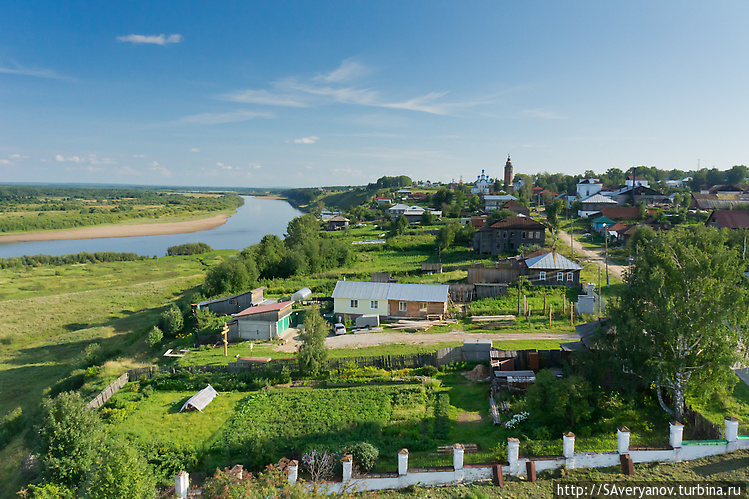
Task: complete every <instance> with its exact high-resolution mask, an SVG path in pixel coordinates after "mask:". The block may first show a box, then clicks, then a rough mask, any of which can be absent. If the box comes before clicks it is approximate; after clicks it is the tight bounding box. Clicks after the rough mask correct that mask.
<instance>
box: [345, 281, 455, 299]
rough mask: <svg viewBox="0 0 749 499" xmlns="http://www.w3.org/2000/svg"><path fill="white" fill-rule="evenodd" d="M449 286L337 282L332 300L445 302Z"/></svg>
mask: <svg viewBox="0 0 749 499" xmlns="http://www.w3.org/2000/svg"><path fill="white" fill-rule="evenodd" d="M449 289H450V286H448V285H446V284H401V283H394V282H392V283H389V282H361V281H338V282H337V283H336V285H335V289H334V290H333V294H332V295H331V296H332V297H333V298H349V299H357V300H399V301H423V302H438V303H442V302H446V301H447V295H448V290H449Z"/></svg>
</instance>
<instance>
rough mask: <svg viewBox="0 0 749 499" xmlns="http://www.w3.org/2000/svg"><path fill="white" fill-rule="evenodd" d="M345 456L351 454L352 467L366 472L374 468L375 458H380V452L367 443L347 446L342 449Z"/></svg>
mask: <svg viewBox="0 0 749 499" xmlns="http://www.w3.org/2000/svg"><path fill="white" fill-rule="evenodd" d="M343 452H345V453H346V454H351V457H353V459H354V465H355V466H356V467H357V469H358V470H359V471H362V472H367V471H370V470H371V469H372V468H374V465H375V464H376V463H377V458H378V457H380V451H379V450H378V449H377V447H375V446H374V445H372V444H370V443H368V442H360V443H358V444H354V445H349V446H348V447H345V448H344V449H343Z"/></svg>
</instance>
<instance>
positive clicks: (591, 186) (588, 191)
mask: <svg viewBox="0 0 749 499" xmlns="http://www.w3.org/2000/svg"><path fill="white" fill-rule="evenodd" d="M602 189H603V183H601V181H600V180H598V179H597V178H584V179H581V180H580V181H579V182H578V183H577V196H578V197H579V198H580V199H586V198H589V197H591V196H594V195H595V194H598V193H599V192H601V190H602Z"/></svg>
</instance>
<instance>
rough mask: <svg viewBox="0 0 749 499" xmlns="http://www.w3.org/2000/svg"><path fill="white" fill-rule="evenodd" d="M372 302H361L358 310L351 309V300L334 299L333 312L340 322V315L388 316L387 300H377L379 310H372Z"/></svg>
mask: <svg viewBox="0 0 749 499" xmlns="http://www.w3.org/2000/svg"><path fill="white" fill-rule="evenodd" d="M371 301H372V300H359V306H358V307H357V308H353V307H351V298H333V312H334V313H335V314H336V320H338V317H337V316H338V315H339V314H355V315H383V316H386V315H388V301H387V300H376V301H377V308H370V307H371V304H370V302H371Z"/></svg>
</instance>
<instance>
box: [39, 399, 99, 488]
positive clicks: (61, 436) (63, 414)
mask: <svg viewBox="0 0 749 499" xmlns="http://www.w3.org/2000/svg"><path fill="white" fill-rule="evenodd" d="M42 413H43V416H42V427H41V437H42V453H43V455H44V464H45V466H46V468H47V473H48V475H49V477H50V478H51V479H52V480H53V481H54V482H58V483H62V484H65V485H76V484H78V483H79V482H80V481H81V479H82V478H83V474H84V473H85V472H86V470H87V469H88V468H89V467H90V466H91V464H92V463H93V462H94V458H95V457H96V455H97V453H98V451H99V446H100V442H101V439H102V437H103V436H104V431H103V428H102V422H101V420H100V419H99V415H98V414H97V413H96V412H95V411H93V410H92V409H91V408H90V407H89V406H88V404H87V403H86V402H85V401H84V400H83V398H82V397H81V395H80V394H79V393H77V392H64V393H61V394H60V395H58V397H57V398H55V399H47V400H45V401H44V402H43V403H42Z"/></svg>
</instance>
